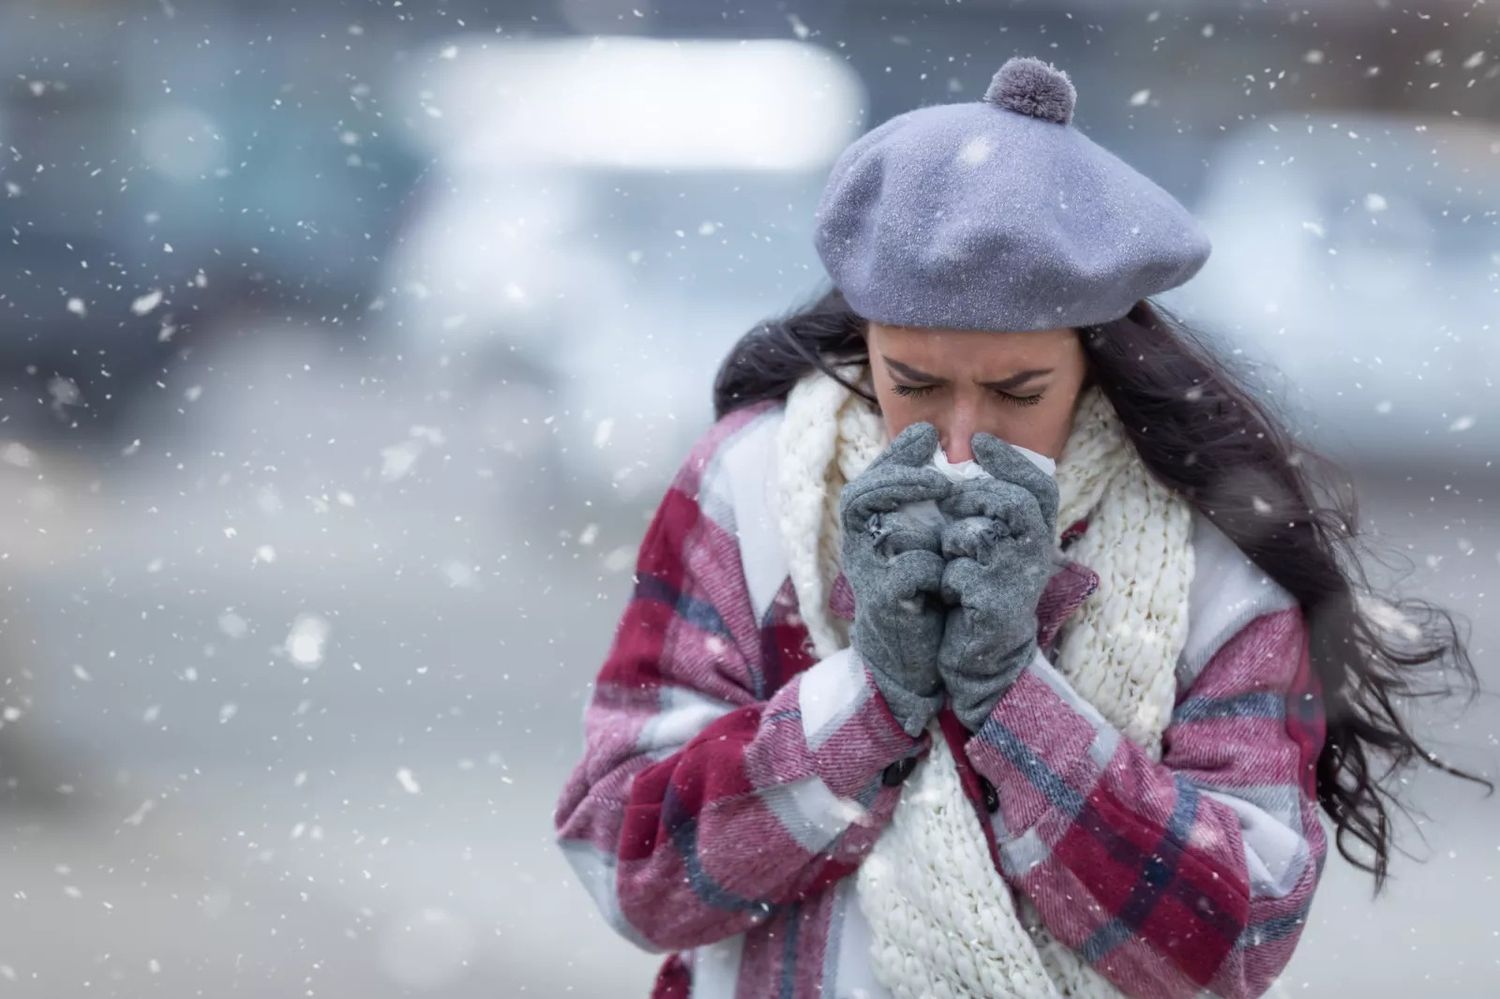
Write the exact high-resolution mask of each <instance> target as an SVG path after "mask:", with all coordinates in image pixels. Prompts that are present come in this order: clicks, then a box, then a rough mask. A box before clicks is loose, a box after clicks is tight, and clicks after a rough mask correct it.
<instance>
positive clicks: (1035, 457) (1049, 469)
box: [901, 444, 1057, 524]
mask: <svg viewBox="0 0 1500 999" xmlns="http://www.w3.org/2000/svg"><path fill="white" fill-rule="evenodd" d="M1011 447H1013V448H1015V449H1016V450H1017V451H1020V452H1021V453H1022V454H1024V455H1025V456H1026V457H1027V458H1029V459H1030V460H1031V463H1032V464H1033V465H1035V466H1036V467H1037V468H1040V469H1041V470H1042V471H1043V472H1046V473H1047V474H1048V475H1053V474H1055V473H1056V471H1057V462H1055V461H1053V460H1052V459H1051V458H1049V457H1047V456H1046V455H1045V454H1038V453H1037V452H1035V451H1033V450H1031V449H1030V448H1024V447H1022V446H1021V445H1019V444H1012V445H1011ZM931 464H932V467H933V468H935V469H937V470H938V471H939V472H942V473H943V474H944V475H946V476H947V477H948V480H949V481H950V482H967V481H968V480H969V479H987V478H989V477H990V473H989V472H986V471H985V470H984V466H982V465H981V464H979V462H977V461H975V460H974V459H973V458H970V459H969V460H967V461H960V462H956V463H955V462H951V461H949V460H948V453H947V452H946V451H944V450H943V449H942V448H941V447H939V448H938V449H937V450H936V451H935V452H933V455H932V462H931ZM901 510H902V512H904V513H908V514H910V515H911V516H912V517H914V518H915V519H916V520H918V521H920V522H921V523H924V524H941V523H942V522H943V515H942V513H941V512H940V511H939V510H938V505H937V501H936V500H918V501H917V502H915V503H908V504H906V505H905V506H903V507H902V508H901Z"/></svg>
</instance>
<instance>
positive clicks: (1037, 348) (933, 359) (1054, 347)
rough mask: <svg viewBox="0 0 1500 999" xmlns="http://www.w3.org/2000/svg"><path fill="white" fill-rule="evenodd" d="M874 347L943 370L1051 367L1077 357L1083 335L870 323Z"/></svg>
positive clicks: (917, 364) (935, 370) (1066, 330)
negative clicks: (958, 367)
mask: <svg viewBox="0 0 1500 999" xmlns="http://www.w3.org/2000/svg"><path fill="white" fill-rule="evenodd" d="M869 332H870V348H871V350H872V352H875V353H879V354H883V355H886V356H889V357H892V358H894V359H896V360H899V361H904V362H905V363H907V364H910V365H913V366H915V367H918V368H921V369H923V370H924V371H927V372H928V373H930V374H942V373H943V372H942V371H941V370H938V368H937V367H933V365H936V366H947V367H950V368H951V367H953V366H962V367H968V368H973V367H990V366H992V365H993V366H999V367H1006V366H1012V365H1015V364H1036V365H1044V366H1050V365H1053V364H1060V363H1063V362H1065V361H1066V360H1068V359H1069V358H1072V357H1074V356H1076V355H1077V354H1078V353H1079V351H1080V345H1079V343H1078V335H1077V332H1076V331H1075V330H1073V329H1072V328H1071V327H1062V328H1060V329H1051V330H1026V331H1013V332H1012V331H1006V332H994V331H991V330H950V329H932V328H925V327H919V326H885V325H882V324H879V323H874V322H872V323H870V325H869Z"/></svg>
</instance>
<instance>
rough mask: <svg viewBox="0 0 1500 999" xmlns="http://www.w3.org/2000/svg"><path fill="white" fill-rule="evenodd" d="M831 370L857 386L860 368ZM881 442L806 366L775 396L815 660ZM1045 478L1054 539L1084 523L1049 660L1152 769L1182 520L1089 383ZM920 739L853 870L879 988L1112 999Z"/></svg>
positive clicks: (1177, 608) (944, 746)
mask: <svg viewBox="0 0 1500 999" xmlns="http://www.w3.org/2000/svg"><path fill="white" fill-rule="evenodd" d="M839 373H840V375H841V376H843V377H844V378H845V379H846V380H849V381H853V382H859V381H860V380H863V381H862V384H863V385H864V386H865V387H867V388H868V386H869V381H868V369H867V368H866V367H865V366H863V365H846V366H844V367H843V368H841V369H839ZM888 442H889V438H888V435H887V434H886V432H885V427H884V422H883V420H882V419H881V417H880V416H879V414H878V413H876V412H875V410H874V409H873V408H872V407H870V405H869V404H868V403H867V402H865V401H864V400H863V399H861V398H859V397H858V396H857V395H855V394H854V393H852V392H850V391H849V390H848V389H847V388H845V387H844V386H843V385H841V384H840V383H839V382H838V381H837V380H835V379H833V378H830V377H828V376H827V375H826V374H824V373H822V372H814V373H812V374H810V375H808V376H807V377H805V378H804V379H802V381H801V382H800V383H799V384H798V385H797V386H796V387H795V388H794V389H793V390H792V392H791V394H790V396H789V397H788V399H787V406H786V416H785V420H784V421H783V424H782V426H781V429H780V433H779V437H778V451H779V455H780V461H779V464H778V481H777V495H778V497H779V501H780V508H779V511H778V513H779V524H780V531H781V539H782V543H783V545H784V548H785V555H786V558H787V562H788V565H789V567H790V575H791V577H792V580H793V584H794V586H795V587H796V590H797V596H798V600H799V603H800V606H801V607H802V608H803V616H804V623H805V624H806V627H807V631H808V633H809V635H810V637H811V640H812V642H813V645H814V649H815V651H816V653H817V654H818V655H819V656H828V655H831V654H833V653H834V652H836V651H837V650H839V649H841V648H844V647H846V646H847V645H848V641H849V636H848V622H846V621H840V620H838V619H837V618H836V617H835V616H833V615H831V614H829V613H828V612H827V610H826V608H827V607H828V596H829V588H830V587H831V586H832V584H833V582H834V579H835V578H836V576H837V574H838V571H839V566H838V552H839V541H840V525H839V519H838V516H837V504H838V495H839V491H840V490H841V489H842V487H843V485H844V484H845V483H846V482H848V481H850V480H852V479H853V478H855V477H857V476H858V475H859V474H860V472H861V471H863V470H864V468H866V467H867V466H868V465H869V463H870V462H871V461H872V460H873V459H874V458H875V456H876V455H878V454H879V453H880V452H881V451H882V450H884V448H885V446H886V445H887V443H888ZM1057 480H1058V490H1059V499H1060V502H1059V510H1058V519H1057V523H1058V525H1059V530H1062V529H1063V528H1065V527H1066V526H1067V525H1070V524H1073V523H1074V522H1075V521H1077V520H1079V519H1081V518H1087V519H1088V523H1089V529H1088V530H1087V531H1086V532H1085V533H1084V534H1083V535H1082V536H1081V537H1080V539H1079V540H1078V541H1077V542H1076V543H1075V550H1074V551H1072V552H1070V555H1071V556H1072V557H1074V558H1077V559H1079V560H1080V561H1082V562H1083V563H1084V564H1085V565H1088V566H1090V567H1091V568H1093V569H1094V570H1095V572H1096V573H1097V574H1098V575H1099V587H1098V589H1097V590H1096V591H1095V593H1094V594H1093V595H1092V596H1091V597H1090V599H1088V600H1087V601H1085V603H1084V604H1083V606H1082V607H1081V608H1080V611H1079V616H1078V617H1077V618H1076V619H1075V620H1074V621H1073V622H1071V623H1070V627H1068V628H1067V629H1066V630H1065V631H1064V633H1063V634H1062V635H1061V636H1060V642H1059V647H1058V648H1059V651H1058V661H1057V664H1056V665H1057V667H1058V669H1059V671H1060V672H1061V673H1062V674H1063V675H1064V676H1065V677H1067V679H1068V680H1069V681H1070V682H1071V683H1072V684H1073V686H1074V687H1075V688H1076V689H1077V690H1078V692H1079V693H1080V694H1082V695H1083V696H1084V697H1086V698H1087V699H1088V700H1089V701H1090V702H1091V703H1092V704H1093V705H1094V706H1095V707H1096V708H1098V709H1099V711H1100V712H1101V713H1102V714H1103V715H1104V716H1105V718H1107V719H1108V720H1109V721H1110V722H1111V723H1112V724H1114V725H1115V726H1116V727H1118V728H1119V729H1120V730H1121V732H1122V733H1124V734H1126V735H1128V736H1129V737H1130V738H1131V739H1132V740H1133V741H1134V742H1136V743H1137V744H1139V745H1140V746H1141V747H1142V748H1143V749H1144V750H1146V751H1147V752H1148V753H1149V754H1150V756H1151V758H1152V759H1157V758H1159V757H1160V753H1161V733H1162V730H1163V729H1164V728H1165V726H1166V724H1167V722H1168V721H1169V719H1170V717H1171V712H1172V705H1173V699H1174V694H1175V682H1176V681H1175V673H1174V668H1175V665H1176V663H1177V659H1178V655H1179V653H1180V652H1181V651H1182V648H1183V644H1184V642H1185V640H1186V636H1187V623H1188V622H1187V608H1188V590H1189V586H1190V584H1191V581H1192V576H1193V568H1194V566H1193V548H1192V544H1191V537H1190V533H1191V511H1190V509H1189V508H1188V507H1187V505H1186V504H1185V503H1184V502H1183V501H1182V500H1181V499H1180V498H1179V497H1177V496H1175V495H1174V494H1172V493H1171V492H1170V491H1169V490H1167V489H1165V488H1164V487H1162V486H1161V485H1160V484H1159V483H1157V482H1156V481H1155V480H1154V479H1152V478H1151V476H1150V475H1149V473H1148V472H1147V471H1146V469H1145V466H1144V465H1143V464H1142V463H1141V461H1140V458H1139V456H1138V455H1137V453H1136V451H1135V449H1134V447H1133V446H1132V445H1131V444H1130V442H1129V441H1128V440H1127V439H1126V438H1125V436H1124V434H1123V432H1122V430H1121V427H1120V423H1119V419H1118V417H1117V416H1116V414H1115V412H1114V409H1113V407H1111V406H1110V404H1109V402H1108V400H1107V399H1106V398H1105V397H1104V396H1103V394H1102V393H1101V392H1100V391H1099V390H1098V389H1097V388H1091V389H1088V390H1086V391H1085V392H1084V394H1083V395H1082V396H1081V397H1080V399H1079V404H1078V408H1077V413H1076V417H1075V420H1074V426H1073V430H1072V433H1071V435H1070V436H1069V439H1068V441H1067V444H1066V446H1065V447H1064V450H1063V454H1062V457H1061V460H1060V462H1059V464H1058V469H1057ZM1038 654H1040V653H1038ZM929 732H930V733H931V735H932V740H933V741H932V747H933V749H932V753H931V754H930V755H929V756H928V757H927V758H926V759H925V760H924V761H923V762H922V763H921V764H919V765H918V767H917V769H916V770H915V771H914V772H913V774H912V775H911V777H910V778H908V781H907V784H906V788H905V791H904V793H903V796H902V798H901V801H900V803H899V804H898V805H897V807H896V810H895V812H894V815H893V816H892V819H891V823H890V825H889V826H888V827H887V828H886V829H885V831H884V832H883V833H882V834H881V836H880V838H879V839H878V840H877V841H876V844H875V847H874V849H873V850H872V851H871V853H870V855H869V857H867V858H866V860H865V861H864V863H863V864H862V865H861V867H860V870H859V872H858V874H857V879H858V897H859V902H860V905H861V908H862V910H863V912H864V915H865V918H866V919H867V921H868V922H869V924H870V927H871V930H872V941H871V950H870V957H871V962H872V965H873V967H874V969H875V971H876V974H877V977H878V978H879V979H880V980H881V982H882V984H884V985H885V986H886V988H888V989H889V990H890V991H891V993H892V994H893V995H896V996H902V997H906V996H910V997H917V996H941V997H947V996H953V997H959V996H1015V997H1033V996H1071V997H1084V996H1117V995H1120V992H1119V991H1118V989H1116V988H1115V987H1114V985H1112V984H1111V983H1110V982H1109V981H1108V980H1107V979H1105V978H1104V977H1103V976H1102V975H1100V974H1099V973H1098V972H1097V971H1095V970H1094V969H1092V968H1091V967H1089V965H1088V964H1087V963H1086V962H1084V961H1083V960H1081V959H1080V958H1079V957H1078V955H1077V954H1076V953H1075V952H1074V951H1073V950H1071V949H1069V948H1068V947H1065V946H1063V945H1062V944H1060V943H1058V942H1057V941H1056V940H1055V939H1054V938H1053V937H1052V936H1051V935H1050V934H1049V933H1048V932H1047V930H1046V929H1045V928H1044V927H1043V926H1042V925H1041V923H1040V920H1037V919H1035V918H1028V917H1029V916H1030V917H1034V912H1033V913H1027V912H1024V911H1018V909H1017V904H1016V900H1015V898H1014V897H1013V895H1012V892H1011V889H1010V888H1009V887H1008V886H1007V885H1006V883H1005V881H1004V880H1003V879H1002V878H1001V877H1000V874H999V872H998V871H996V869H995V867H994V864H993V863H992V862H991V859H990V855H989V852H988V847H987V845H986V842H985V837H984V833H983V830H982V829H981V828H980V826H979V821H978V818H977V816H976V815H975V813H974V811H973V809H972V808H971V807H970V805H969V803H968V801H967V799H966V798H965V796H964V793H963V789H962V786H961V784H960V779H959V776H958V772H957V767H956V765H955V762H954V759H953V750H952V748H951V747H950V746H949V745H948V742H947V740H946V739H945V738H943V734H942V731H941V729H940V728H939V725H938V723H937V721H936V720H934V721H933V722H932V723H931V725H930V726H929ZM960 751H961V747H960Z"/></svg>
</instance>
